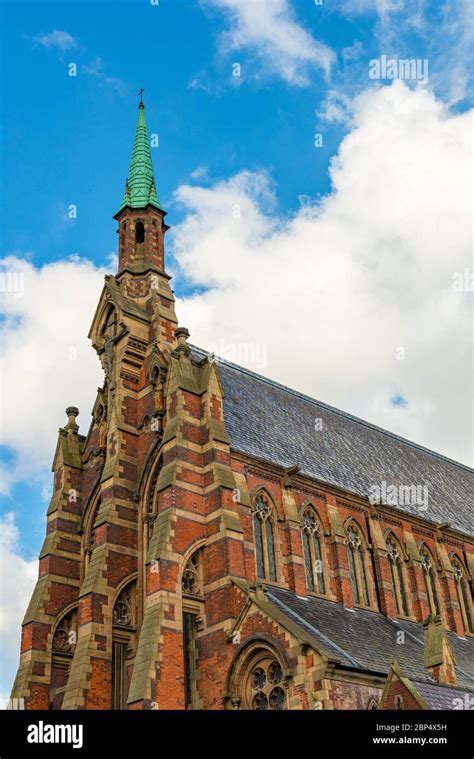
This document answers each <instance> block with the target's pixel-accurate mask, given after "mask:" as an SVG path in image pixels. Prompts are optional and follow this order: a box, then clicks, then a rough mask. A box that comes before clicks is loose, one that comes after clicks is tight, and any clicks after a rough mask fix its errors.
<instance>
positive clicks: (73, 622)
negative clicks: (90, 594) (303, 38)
mask: <svg viewBox="0 0 474 759" xmlns="http://www.w3.org/2000/svg"><path fill="white" fill-rule="evenodd" d="M76 643H77V608H74V609H72V610H71V611H69V612H67V613H66V614H63V616H62V617H61V619H60V620H59V622H58V623H57V625H56V627H55V628H54V632H53V639H52V645H51V649H52V650H51V688H50V691H49V702H50V708H51V709H61V706H62V699H63V694H64V687H65V685H66V684H67V681H68V677H69V670H70V667H71V661H72V657H73V655H74V649H75V647H76Z"/></svg>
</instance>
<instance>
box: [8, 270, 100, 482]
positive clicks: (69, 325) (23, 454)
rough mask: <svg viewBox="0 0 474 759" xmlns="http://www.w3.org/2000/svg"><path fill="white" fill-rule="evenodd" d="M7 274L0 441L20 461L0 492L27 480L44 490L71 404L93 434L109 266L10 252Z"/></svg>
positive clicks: (9, 467) (81, 421)
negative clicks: (93, 334)
mask: <svg viewBox="0 0 474 759" xmlns="http://www.w3.org/2000/svg"><path fill="white" fill-rule="evenodd" d="M0 267H1V271H2V272H3V274H5V273H7V275H9V277H10V278H9V279H7V278H6V277H5V276H3V278H2V284H3V287H2V291H3V292H2V294H1V302H0V307H1V312H2V315H3V317H4V318H3V320H2V321H1V322H0V341H1V346H2V359H1V364H0V378H1V380H2V388H1V390H2V392H1V399H2V400H1V407H0V411H1V424H0V444H1V445H4V446H7V447H9V448H10V449H12V451H13V453H14V454H15V460H14V462H13V464H11V465H4V466H3V468H2V470H0V476H1V479H2V482H1V483H0V492H4V493H5V492H8V490H9V487H10V486H11V484H12V483H14V482H16V481H18V480H22V479H28V480H29V481H30V482H31V481H38V487H39V488H41V489H42V488H43V487H44V486H45V484H48V483H49V481H50V477H51V474H50V471H49V470H50V467H51V463H52V457H53V455H54V449H55V445H56V440H57V431H58V427H59V426H63V425H64V424H65V422H66V416H65V408H66V406H70V405H74V406H78V407H79V409H80V411H81V412H82V413H81V414H80V416H79V418H78V423H79V424H80V425H81V431H82V432H87V429H88V427H89V423H90V413H91V408H92V403H93V401H94V397H95V392H96V389H97V386H98V385H99V384H101V383H102V381H103V375H102V370H101V368H100V364H99V360H98V358H97V356H96V354H95V352H94V350H93V349H92V348H91V344H90V341H89V340H88V339H87V333H88V331H89V327H90V323H91V321H92V317H93V314H94V311H95V308H96V306H97V302H98V298H99V295H100V292H101V288H102V285H103V277H104V274H105V270H102V269H98V268H96V267H95V266H94V265H93V264H92V263H90V262H88V261H84V260H80V259H75V258H72V259H69V260H64V261H58V262H55V263H51V264H46V265H44V266H42V267H41V268H35V267H34V266H33V265H32V264H31V263H29V262H28V261H26V260H24V259H22V258H19V257H15V256H9V257H8V258H4V259H2V261H1V262H0Z"/></svg>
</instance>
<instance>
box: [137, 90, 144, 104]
mask: <svg viewBox="0 0 474 759" xmlns="http://www.w3.org/2000/svg"><path fill="white" fill-rule="evenodd" d="M144 92H145V90H144V89H143V87H140V89H139V90H138V94H139V95H140V104H139V106H138V107H139V108H144V107H145V106H144V104H143V93H144Z"/></svg>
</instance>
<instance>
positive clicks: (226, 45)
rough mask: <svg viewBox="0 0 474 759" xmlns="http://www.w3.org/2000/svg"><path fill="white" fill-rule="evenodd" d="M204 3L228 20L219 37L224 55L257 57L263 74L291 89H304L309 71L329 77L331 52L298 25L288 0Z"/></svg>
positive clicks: (332, 60)
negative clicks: (236, 53)
mask: <svg viewBox="0 0 474 759" xmlns="http://www.w3.org/2000/svg"><path fill="white" fill-rule="evenodd" d="M205 3H206V4H207V5H208V6H213V7H215V8H218V9H220V10H223V11H225V12H226V14H227V16H228V18H229V21H230V27H229V29H228V30H227V32H225V33H224V34H223V35H222V37H221V49H222V52H223V53H224V54H227V53H230V52H234V51H240V50H248V51H250V52H251V53H253V54H255V55H256V56H257V57H258V59H259V61H260V63H261V65H262V66H263V73H265V74H270V73H271V74H277V75H279V76H281V77H282V78H283V79H284V80H286V81H287V82H289V83H290V84H292V85H300V86H301V85H307V84H308V83H309V72H310V70H311V69H313V68H319V69H321V70H322V71H323V72H324V74H325V75H326V76H328V75H329V72H330V69H331V66H332V64H333V63H334V61H335V55H334V53H333V51H332V50H331V49H330V48H329V47H328V46H327V45H325V44H324V43H322V42H319V41H318V40H316V39H314V37H313V36H312V35H311V34H310V33H309V32H307V31H306V30H305V29H304V28H303V27H302V26H301V25H300V24H298V22H297V21H296V20H295V17H294V13H293V11H292V8H291V6H290V4H289V2H288V0H264V1H263V2H262V1H261V0H205ZM254 76H256V75H255V74H254Z"/></svg>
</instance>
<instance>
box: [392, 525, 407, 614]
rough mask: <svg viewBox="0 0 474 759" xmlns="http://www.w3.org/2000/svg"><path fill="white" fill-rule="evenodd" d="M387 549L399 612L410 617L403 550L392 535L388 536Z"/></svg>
mask: <svg viewBox="0 0 474 759" xmlns="http://www.w3.org/2000/svg"><path fill="white" fill-rule="evenodd" d="M387 551H388V563H389V565H390V577H391V579H392V588H393V594H394V596H395V601H396V604H397V611H398V613H399V614H403V615H404V616H405V617H408V602H407V594H406V590H405V579H404V576H403V565H402V559H401V551H400V546H399V545H398V543H397V542H396V540H395V539H394V538H393V537H392V536H390V537H389V538H387Z"/></svg>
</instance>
